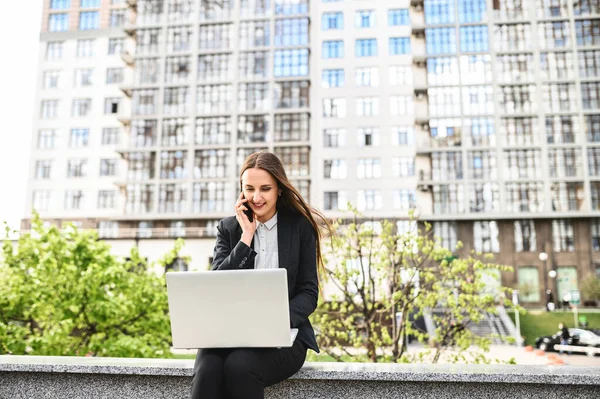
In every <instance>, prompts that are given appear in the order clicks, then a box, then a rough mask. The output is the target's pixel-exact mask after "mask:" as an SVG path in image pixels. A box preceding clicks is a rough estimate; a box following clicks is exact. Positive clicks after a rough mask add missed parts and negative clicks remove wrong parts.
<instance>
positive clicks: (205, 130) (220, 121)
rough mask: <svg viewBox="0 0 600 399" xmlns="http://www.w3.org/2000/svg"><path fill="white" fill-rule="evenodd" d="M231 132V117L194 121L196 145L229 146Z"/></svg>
mask: <svg viewBox="0 0 600 399" xmlns="http://www.w3.org/2000/svg"><path fill="white" fill-rule="evenodd" d="M232 130H233V127H232V124H231V117H229V116H216V117H208V118H198V119H196V144H229V143H230V142H231V132H232Z"/></svg>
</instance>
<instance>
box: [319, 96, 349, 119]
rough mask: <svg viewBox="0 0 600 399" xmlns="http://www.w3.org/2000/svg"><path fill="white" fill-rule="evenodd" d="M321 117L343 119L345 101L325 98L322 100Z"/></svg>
mask: <svg viewBox="0 0 600 399" xmlns="http://www.w3.org/2000/svg"><path fill="white" fill-rule="evenodd" d="M323 117H325V118H344V117H346V99H345V98H325V99H323Z"/></svg>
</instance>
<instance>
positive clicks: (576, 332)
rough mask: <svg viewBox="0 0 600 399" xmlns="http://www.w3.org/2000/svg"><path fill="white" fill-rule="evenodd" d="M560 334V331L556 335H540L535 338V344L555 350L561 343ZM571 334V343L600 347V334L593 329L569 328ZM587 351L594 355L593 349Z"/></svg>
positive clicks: (548, 349) (569, 341)
mask: <svg viewBox="0 0 600 399" xmlns="http://www.w3.org/2000/svg"><path fill="white" fill-rule="evenodd" d="M560 335H561V332H560V331H558V332H557V333H556V334H554V335H548V336H545V337H538V338H536V339H535V346H536V348H538V349H541V350H543V351H546V352H553V351H555V350H554V345H559V344H560ZM569 335H571V338H569V340H568V344H569V345H573V346H583V347H591V348H600V336H598V335H596V334H594V333H593V332H592V331H589V330H583V329H581V328H569ZM586 353H587V354H588V355H591V356H593V355H594V353H593V352H591V351H590V352H586Z"/></svg>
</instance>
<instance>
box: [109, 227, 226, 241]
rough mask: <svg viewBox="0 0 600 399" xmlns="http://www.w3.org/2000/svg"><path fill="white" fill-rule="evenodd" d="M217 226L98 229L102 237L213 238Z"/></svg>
mask: <svg viewBox="0 0 600 399" xmlns="http://www.w3.org/2000/svg"><path fill="white" fill-rule="evenodd" d="M216 233H217V231H216V229H215V228H209V227H181V228H171V227H160V228H151V229H140V228H136V227H133V228H119V229H109V230H108V229H107V230H104V231H102V230H98V237H99V238H102V239H142V238H155V239H156V238H159V239H160V238H162V239H165V238H173V239H174V238H180V237H181V238H212V237H216V235H217V234H216Z"/></svg>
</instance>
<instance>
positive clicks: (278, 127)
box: [274, 113, 310, 142]
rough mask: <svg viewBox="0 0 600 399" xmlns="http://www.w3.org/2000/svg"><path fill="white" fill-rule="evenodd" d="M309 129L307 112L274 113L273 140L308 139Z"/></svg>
mask: <svg viewBox="0 0 600 399" xmlns="http://www.w3.org/2000/svg"><path fill="white" fill-rule="evenodd" d="M309 130H310V115H309V114H307V113H302V114H297V113H294V114H276V115H275V127H274V133H275V142H283V141H308V140H309Z"/></svg>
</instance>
